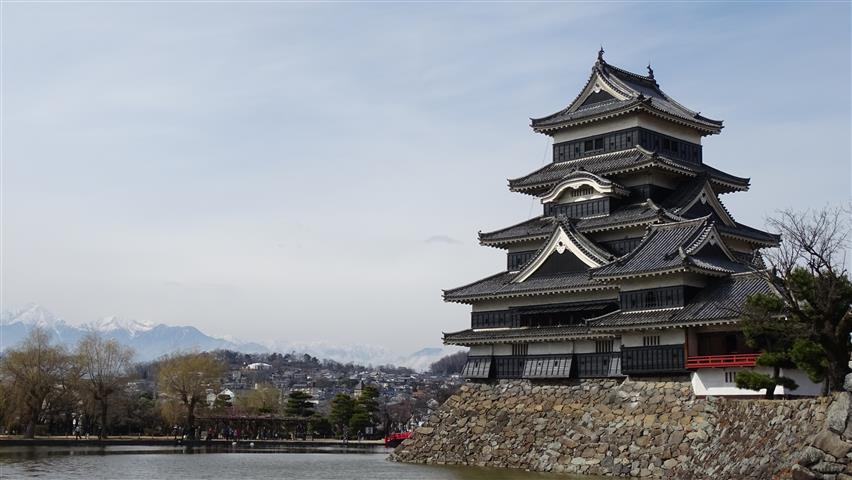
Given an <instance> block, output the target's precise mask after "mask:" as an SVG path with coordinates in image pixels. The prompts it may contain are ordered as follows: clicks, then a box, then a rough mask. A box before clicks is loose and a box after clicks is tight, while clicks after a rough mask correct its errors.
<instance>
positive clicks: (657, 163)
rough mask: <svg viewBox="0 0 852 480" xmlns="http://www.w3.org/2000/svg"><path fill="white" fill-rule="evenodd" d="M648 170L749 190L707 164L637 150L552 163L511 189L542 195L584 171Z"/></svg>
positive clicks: (737, 179)
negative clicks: (692, 177) (657, 170)
mask: <svg viewBox="0 0 852 480" xmlns="http://www.w3.org/2000/svg"><path fill="white" fill-rule="evenodd" d="M644 168H661V169H665V170H669V171H675V172H679V173H682V174H684V175H688V176H697V175H699V174H706V175H707V176H708V177H709V179H710V181H711V182H713V183H714V184H715V185H716V186H717V189H718V191H719V192H720V193H724V192H726V191H737V190H747V189H748V185H749V179H748V178H742V177H737V176H734V175H731V174H728V173H725V172H722V171H721V170H718V169H716V168H713V167H710V166H708V165H706V164H704V163H696V162H687V161H684V160H678V159H674V158H669V157H667V156H665V155H659V154H656V153H654V152H651V151H649V150H646V149H644V148H642V147H638V146H637V147H633V148H630V149H626V150H620V151H617V152H610V153H603V154H600V155H592V156H588V157H583V158H578V159H575V160H567V161H564V162H553V163H549V164H547V165H545V166H544V167H542V168H539V169H538V170H536V171H534V172H532V173H530V174H527V175H524V176H522V177H518V178H512V179H509V189H510V190H512V191H517V192H524V193H532V194H535V195H541V194H543V193H544V192H546V191H547V190H549V189H550V188H552V187H553V186H554V185H556V184H557V183H559V182H560V181H561V180H562V179H563V178H565V177H566V176H568V175H569V174H571V173H573V172H575V171H577V170H580V169H582V170H586V171H589V172H592V173H594V174H596V175H614V174H617V173H622V172H627V171H633V170H641V169H644Z"/></svg>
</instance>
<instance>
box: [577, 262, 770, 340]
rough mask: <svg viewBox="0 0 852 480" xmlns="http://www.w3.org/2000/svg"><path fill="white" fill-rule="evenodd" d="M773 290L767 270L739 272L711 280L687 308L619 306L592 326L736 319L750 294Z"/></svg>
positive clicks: (601, 328) (612, 327)
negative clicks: (625, 308)
mask: <svg viewBox="0 0 852 480" xmlns="http://www.w3.org/2000/svg"><path fill="white" fill-rule="evenodd" d="M773 291H774V290H773V287H772V285H771V284H770V283H769V282H768V281H767V279H766V278H765V277H764V275H763V273H761V272H756V271H753V272H747V273H739V274H734V275H731V276H729V277H724V278H718V279H715V280H713V281H711V282H710V283H709V284H708V285H707V286H705V287H704V288H703V289H701V291H700V292H699V293H698V294H697V295H696V296H695V297H694V298H693V299H691V300H690V301H689V303H687V304H686V305H685V306H684V307H683V308H675V309H660V310H641V311H635V312H624V311H620V310H619V311H616V312H612V313H609V314H606V315H602V316H600V317H597V318H593V319H590V320H589V326H590V327H591V329H592V330H593V331H610V330H623V329H625V328H648V327H677V326H684V325H707V324H713V323H732V322H735V321H737V320H738V319H739V317H740V315H741V313H742V308H743V307H744V306H745V302H746V299H748V297H749V296H751V295H754V294H758V293H765V294H769V293H772V292H773Z"/></svg>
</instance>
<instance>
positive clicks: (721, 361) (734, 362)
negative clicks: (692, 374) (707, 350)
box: [686, 353, 760, 368]
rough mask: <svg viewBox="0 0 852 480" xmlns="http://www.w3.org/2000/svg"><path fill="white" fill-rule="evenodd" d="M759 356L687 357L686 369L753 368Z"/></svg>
mask: <svg viewBox="0 0 852 480" xmlns="http://www.w3.org/2000/svg"><path fill="white" fill-rule="evenodd" d="M759 356H760V354H759V353H743V354H739V355H702V356H700V357H687V358H686V368H714V367H753V366H754V363H755V361H756V360H757V357H759Z"/></svg>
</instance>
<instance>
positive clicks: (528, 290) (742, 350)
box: [444, 50, 819, 395]
mask: <svg viewBox="0 0 852 480" xmlns="http://www.w3.org/2000/svg"><path fill="white" fill-rule="evenodd" d="M531 126H532V128H533V130H534V131H535V132H538V133H542V134H545V135H548V136H550V137H552V138H553V161H552V162H551V163H549V164H547V165H546V166H544V167H542V168H540V169H538V170H536V171H534V172H532V173H530V174H528V175H524V176H522V177H519V178H514V179H510V180H509V189H510V190H511V191H513V192H519V193H522V194H525V195H530V196H532V197H534V198H537V199H538V200H539V201H540V203H541V208H542V213H541V214H540V215H538V216H535V217H533V218H531V219H528V220H524V221H522V222H520V223H517V224H515V225H512V226H509V227H506V228H502V229H499V230H495V231H491V232H485V233H480V234H479V241H480V243H481V244H482V245H485V246H489V247H495V248H500V249H503V250H506V253H507V258H506V268H505V269H504V270H502V271H501V272H499V273H497V274H495V275H491V276H489V277H486V278H484V279H482V280H479V281H476V282H473V283H470V284H468V285H465V286H462V287H458V288H453V289H450V290H445V291H444V299H445V301H448V302H457V303H465V304H470V305H472V313H471V325H470V328H468V329H465V330H462V331H458V332H453V333H445V334H444V343H445V344H448V345H463V346H468V347H470V354H469V359H468V361H467V364H466V365H465V367H464V371H463V375H464V376H465V377H466V378H469V379H483V380H484V379H503V378H528V379H560V378H593V377H622V376H626V375H631V376H642V375H654V376H659V375H673V374H681V375H682V374H686V373H689V372H691V374H692V384H693V387H694V389H695V392H696V394H699V395H707V394H714V395H754V394H755V392H753V391H745V390H740V389H737V388H736V386H735V383H734V379H735V376H736V373H737V372H738V371H740V370H741V369H743V368H753V367H754V366H755V359H756V358H757V354H758V352H755V351H753V350H751V349H750V348H749V347H748V346H747V345H746V343H745V340H744V337H743V335H742V333H741V332H740V330H739V328H738V327H737V323H738V316H739V314H738V312H739V311H740V307H741V306H742V305H743V304H744V302H745V300H746V298H747V297H748V296H749V295H751V294H755V293H766V292H771V291H772V290H771V286H770V284H769V283H768V282H767V281H766V280H765V278H764V276H763V275H761V273H760V270H761V269H763V268H764V264H763V262H762V259H761V254H760V250H761V249H762V248H765V247H773V246H776V245H778V243H779V241H780V237H779V236H778V235H775V234H772V233H768V232H764V231H762V230H759V229H757V228H753V227H750V226H747V225H744V224H742V223H739V222H737V221H736V220H735V219H734V217H733V216H732V214H731V213H730V212H729V211H728V209H727V208H726V207H725V206H724V205H723V204H722V202H721V200H720V199H719V195H721V194H726V193H734V192H743V191H746V190H748V188H749V179H748V178H742V177H738V176H735V175H732V174H730V173H726V172H723V171H721V170H719V169H716V168H713V167H712V166H710V165H708V164H707V163H705V161H704V152H703V147H702V145H701V141H702V138H703V137H705V136H707V135H714V134H718V133H720V132H721V130H722V122H721V121H719V120H713V119H710V118H708V117H706V116H704V115H702V114H701V113H700V112H697V111H694V110H691V109H689V108H687V107H685V106H684V105H683V104H681V103H679V102H677V101H675V100H674V99H672V98H671V97H669V96H668V95H666V94H665V93H664V92H663V91H662V90H661V89H660V86H659V84H658V83H657V81H656V79H655V78H654V72H653V70H652V69H651V67H650V66H648V73H647V75H639V74H635V73H631V72H628V71H626V70H623V69H621V68H618V67H615V66H613V65H610V64H608V63H607V62H606V61H605V60H604V59H603V50H601V52H600V53H599V54H598V59H597V62H595V64H594V66H593V67H592V71H591V75H590V76H589V79H588V82H587V83H586V86H585V87H584V88H583V89H582V91H581V92H580V93H579V95H577V97H576V98H575V99H574V101H572V102H571V103H570V105H568V107H566V108H564V109H562V110H560V111H558V112H556V113H554V114H552V115H548V116H546V117H543V118H536V119H533V120H532V125H531ZM785 375H787V376H790V377H792V378H794V379H795V380H796V381H797V382H798V383H799V385H800V388H799V389H798V390H795V391H792V392H784V393H792V394H816V393H818V392H819V387H818V386H816V385H814V384H813V383H811V382H809V381H808V380H807V378H806V376H805V375H803V374H802V373H801V372H795V371H794V372H785ZM780 390H781V387H779V391H780Z"/></svg>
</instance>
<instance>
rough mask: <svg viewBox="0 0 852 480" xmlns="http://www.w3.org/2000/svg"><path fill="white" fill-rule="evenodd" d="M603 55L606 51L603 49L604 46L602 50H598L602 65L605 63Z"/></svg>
mask: <svg viewBox="0 0 852 480" xmlns="http://www.w3.org/2000/svg"><path fill="white" fill-rule="evenodd" d="M603 54H604V49H603V45H601V49H600V50H598V61H599V62H601V63H603V61H604V59H603Z"/></svg>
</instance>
